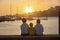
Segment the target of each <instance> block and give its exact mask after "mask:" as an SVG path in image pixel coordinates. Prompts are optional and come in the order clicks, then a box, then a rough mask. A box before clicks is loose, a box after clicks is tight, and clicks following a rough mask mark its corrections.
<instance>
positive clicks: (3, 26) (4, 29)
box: [0, 17, 59, 35]
mask: <svg viewBox="0 0 60 40" xmlns="http://www.w3.org/2000/svg"><path fill="white" fill-rule="evenodd" d="M30 22H32V23H33V24H34V25H35V24H36V20H31V21H30V20H27V23H28V24H29V23H30ZM21 24H22V21H21V20H18V21H9V22H7V21H5V22H0V35H20V34H21V30H20V25H21ZM41 24H42V25H43V28H44V34H59V18H58V17H48V20H41ZM34 25H33V26H34Z"/></svg>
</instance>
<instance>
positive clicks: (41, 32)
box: [35, 24, 43, 35]
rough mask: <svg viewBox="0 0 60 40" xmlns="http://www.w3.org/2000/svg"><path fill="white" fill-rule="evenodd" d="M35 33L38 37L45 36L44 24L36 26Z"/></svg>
mask: <svg viewBox="0 0 60 40" xmlns="http://www.w3.org/2000/svg"><path fill="white" fill-rule="evenodd" d="M35 31H36V34H37V35H40V34H43V26H42V24H36V25H35Z"/></svg>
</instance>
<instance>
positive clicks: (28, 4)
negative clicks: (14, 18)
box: [0, 0, 60, 15]
mask: <svg viewBox="0 0 60 40" xmlns="http://www.w3.org/2000/svg"><path fill="white" fill-rule="evenodd" d="M59 3H60V0H0V15H6V14H8V15H9V14H16V13H19V14H22V13H25V9H26V8H31V9H32V12H34V11H44V10H47V9H49V8H50V7H55V6H60V4H59ZM17 10H18V11H17Z"/></svg>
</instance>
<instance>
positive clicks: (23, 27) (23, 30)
mask: <svg viewBox="0 0 60 40" xmlns="http://www.w3.org/2000/svg"><path fill="white" fill-rule="evenodd" d="M27 33H28V24H26V23H23V24H22V25H21V34H27Z"/></svg>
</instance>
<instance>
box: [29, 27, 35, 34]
mask: <svg viewBox="0 0 60 40" xmlns="http://www.w3.org/2000/svg"><path fill="white" fill-rule="evenodd" d="M28 31H29V35H34V34H35V29H34V28H33V27H30V28H29V30H28Z"/></svg>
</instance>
